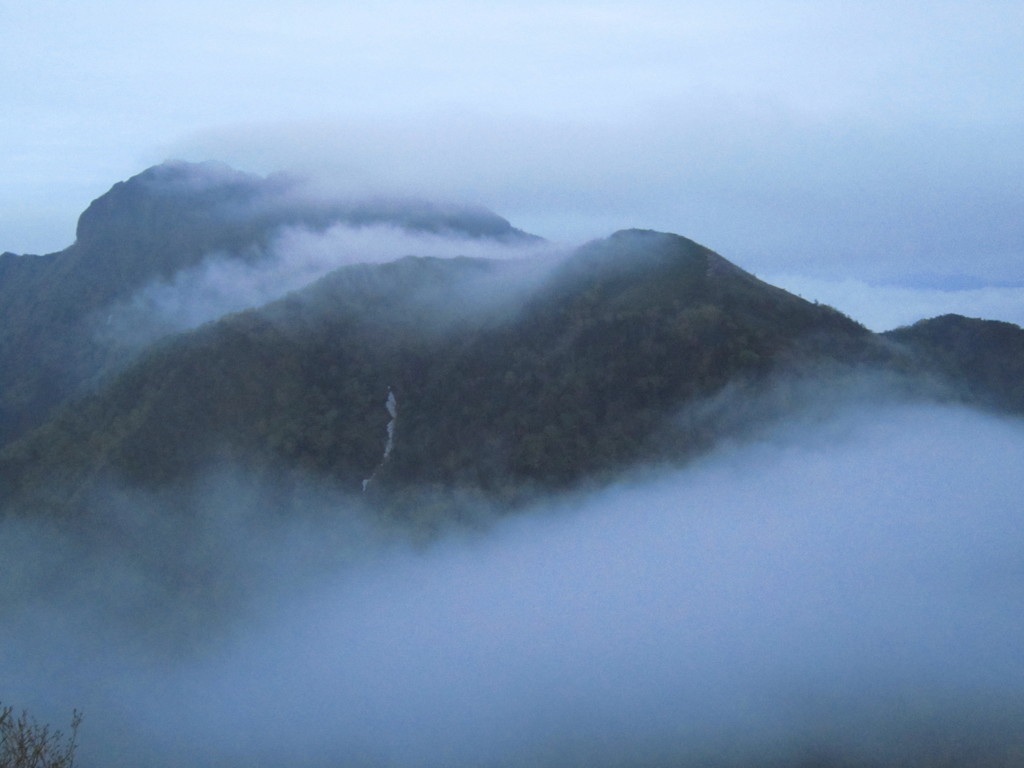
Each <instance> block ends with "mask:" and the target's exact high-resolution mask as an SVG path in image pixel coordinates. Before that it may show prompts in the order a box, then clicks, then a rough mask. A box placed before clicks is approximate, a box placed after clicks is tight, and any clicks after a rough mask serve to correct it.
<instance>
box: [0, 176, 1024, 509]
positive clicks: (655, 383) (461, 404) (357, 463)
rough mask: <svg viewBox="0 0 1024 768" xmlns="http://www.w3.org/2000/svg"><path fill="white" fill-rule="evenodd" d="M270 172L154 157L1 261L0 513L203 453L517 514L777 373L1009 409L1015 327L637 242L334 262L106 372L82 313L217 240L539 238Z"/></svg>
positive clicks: (710, 429)
mask: <svg viewBox="0 0 1024 768" xmlns="http://www.w3.org/2000/svg"><path fill="white" fill-rule="evenodd" d="M211 174H212V175H211ZM282 185H283V182H281V181H274V180H257V179H255V177H249V176H246V175H243V174H237V173H235V172H233V171H229V170H227V169H223V168H220V167H217V168H215V169H212V170H211V169H210V168H205V167H199V168H197V167H192V166H188V165H187V164H176V165H171V166H161V167H158V168H156V169H150V171H147V172H145V173H143V174H140V175H139V176H138V177H135V178H134V179H132V180H130V181H128V182H124V183H122V184H119V185H116V186H115V187H114V188H113V189H112V190H111V192H110V193H108V194H107V195H106V196H104V197H102V198H100V199H99V200H97V201H96V202H95V203H93V205H92V206H90V208H89V210H87V211H86V212H85V214H83V216H82V220H81V222H80V224H79V238H78V241H77V242H76V243H75V245H73V246H72V247H71V248H69V249H68V250H66V251H64V252H62V253H60V254H53V255H51V256H47V257H16V256H12V255H5V256H4V257H3V259H2V260H0V268H2V274H0V277H3V283H2V286H3V288H2V291H3V292H4V299H5V301H4V304H3V305H2V306H3V308H4V313H5V316H6V322H5V324H4V325H3V326H2V328H3V331H2V333H0V357H3V358H4V359H5V360H6V361H7V362H6V364H5V366H3V367H0V370H3V371H4V374H3V376H4V379H5V380H4V382H3V387H2V389H0V391H2V392H3V403H4V404H3V409H4V410H3V414H4V415H3V426H4V429H5V432H4V434H5V439H6V441H7V442H8V444H7V445H6V447H5V448H3V450H2V451H0V494H2V496H0V497H2V498H3V499H4V506H5V508H6V510H7V512H8V513H12V514H13V513H23V514H29V515H35V516H38V515H57V516H59V517H66V516H75V515H78V514H80V513H82V511H83V510H84V509H86V508H87V506H88V499H90V498H91V494H93V493H94V492H95V490H96V488H97V487H99V486H100V485H101V484H103V483H113V484H114V485H116V486H119V487H120V486H123V487H127V488H139V489H146V490H156V489H160V488H173V487H181V486H183V485H187V484H188V483H190V482H192V481H193V480H194V479H195V478H196V477H198V476H199V475H200V474H201V473H202V472H203V471H204V470H205V469H207V468H209V467H211V466H218V465H228V466H232V467H238V468H241V469H243V470H244V471H245V472H247V473H248V474H249V476H251V477H253V478H264V479H267V480H268V482H269V478H277V479H280V478H281V477H285V478H288V477H292V478H295V479H298V478H302V477H315V478H319V479H321V480H324V481H326V482H329V483H330V484H332V485H333V486H334V487H336V488H338V489H340V490H342V491H345V492H350V493H353V494H360V493H361V492H362V491H363V488H364V485H365V486H366V493H365V494H363V496H364V498H366V499H368V500H371V501H372V500H376V501H375V503H378V504H379V505H381V508H383V509H389V510H391V511H393V512H394V511H395V510H401V509H403V508H404V507H409V506H410V505H407V504H405V503H404V502H405V501H406V500H407V499H408V498H411V497H412V496H415V497H416V498H422V496H423V494H428V495H429V494H441V495H444V494H446V493H450V492H453V491H456V490H458V491H459V492H469V493H472V494H476V495H478V496H480V497H481V498H483V497H486V498H490V499H493V500H497V501H500V502H503V503H507V502H513V501H517V500H522V499H526V498H529V497H530V495H531V494H533V493H538V492H544V491H550V490H564V489H569V488H574V487H580V486H581V485H585V484H587V483H595V482H598V483H599V482H602V481H603V480H604V479H607V478H610V477H612V476H614V475H615V474H616V473H620V472H621V471H623V470H624V469H626V468H629V467H632V466H636V465H637V464H639V463H641V462H651V461H655V462H658V461H681V460H685V459H686V458H687V457H692V456H695V455H697V454H699V453H700V452H702V451H704V450H706V449H708V448H709V447H711V446H712V445H713V444H714V443H715V441H716V439H717V438H718V437H719V436H720V432H721V430H722V429H724V426H723V425H724V424H725V423H727V422H728V423H733V422H735V421H736V420H737V418H740V417H737V416H736V415H735V414H729V413H726V412H720V413H719V414H718V415H717V416H716V417H715V418H694V417H693V415H692V413H691V411H689V410H688V407H689V406H692V405H694V404H696V403H700V402H702V401H703V400H706V399H707V398H709V397H711V396H713V395H715V393H718V392H721V391H723V389H725V388H726V387H728V388H730V389H731V390H733V391H744V390H745V391H747V392H749V393H750V394H751V395H753V394H756V393H757V392H758V391H764V390H765V389H766V388H769V387H770V386H773V382H777V381H778V380H779V378H780V377H781V376H786V375H798V376H804V377H810V378H812V379H815V378H816V379H817V380H818V381H819V387H820V389H821V390H822V391H824V390H826V389H827V388H828V387H830V386H831V385H832V383H833V382H834V381H836V380H838V379H839V378H841V377H842V376H843V375H846V374H848V373H850V372H854V371H863V370H881V371H886V372H887V373H888V374H889V375H891V376H894V377H898V378H900V379H901V380H902V381H903V382H904V383H905V385H906V386H907V387H908V388H910V389H915V390H916V391H917V392H918V393H927V394H928V395H929V396H933V397H934V396H938V397H944V398H948V399H955V400H960V401H964V402H972V403H976V404H979V405H982V406H985V407H991V408H996V409H1000V410H1004V411H1008V412H1012V413H1022V412H1024V390H1022V380H1024V371H1022V370H1021V368H1022V362H1021V361H1022V360H1024V354H1022V352H1024V331H1021V329H1020V328H1018V327H1016V326H1012V325H1009V324H1006V323H993V322H988V321H979V320H968V319H966V318H957V317H945V318H936V319H934V320H929V321H923V322H921V323H918V324H917V325H915V326H912V327H910V328H904V329H899V330H897V331H893V332H890V333H887V334H874V333H871V332H869V331H867V330H866V329H865V328H863V327H862V326H861V325H859V324H858V323H856V322H855V321H853V320H851V319H849V318H847V317H846V316H844V315H842V314H841V313H839V312H837V311H835V310H833V309H832V308H830V307H827V306H824V305H818V304H815V303H811V302H807V301H805V300H803V299H801V298H799V297H797V296H794V295H792V294H789V293H787V292H785V291H783V290H780V289H778V288H775V287H773V286H771V285H768V284H766V283H764V282H762V281H760V280H758V279H757V278H755V277H754V276H753V275H751V274H749V273H747V272H744V271H743V270H742V269H740V268H738V267H736V266H735V265H733V264H731V263H730V262H728V261H727V260H725V259H724V258H722V257H721V256H719V255H717V254H715V253H714V252H712V251H710V250H708V249H706V248H704V247H702V246H700V245H698V244H696V243H694V242H692V241H690V240H687V239H686V238H684V237H680V236H678V235H672V234H665V233H657V232H650V231H639V230H626V231H622V232H619V233H616V234H614V235H612V236H611V237H609V238H607V239H604V240H597V241H594V242H592V243H589V244H587V245H584V246H582V247H580V248H578V249H576V250H575V251H574V252H572V253H571V254H568V255H567V256H565V257H562V258H557V259H555V258H549V259H545V260H536V259H534V260H487V259H471V258H453V259H439V258H430V257H407V258H404V259H399V260H397V261H394V262H390V263H383V264H355V265H351V266H347V267H342V268H339V269H337V270H336V271H334V272H332V273H330V274H328V275H327V276H325V277H323V278H322V279H320V280H319V281H317V282H316V283H314V284H312V285H310V286H308V287H307V288H305V289H303V290H301V291H297V292H295V293H293V294H290V295H289V296H287V297H286V298H284V299H282V300H279V301H277V302H274V303H271V304H269V305H266V306H264V307H259V308H254V309H251V310H247V311H244V312H240V313H237V314H233V315H228V316H225V317H223V318H222V319H220V320H219V321H216V322H212V323H208V324H206V325H204V326H202V327H200V328H198V329H196V330H194V331H191V332H186V333H181V334H178V335H174V336H170V337H167V338H164V339H162V340H160V341H158V342H156V343H155V344H153V345H152V346H151V347H150V348H148V349H145V350H143V351H142V352H141V353H140V354H139V355H138V357H137V358H136V359H134V360H123V359H122V360H119V361H116V362H117V364H116V365H115V364H114V363H113V362H112V361H111V360H110V359H109V355H110V350H108V349H104V348H103V347H102V345H100V344H98V343H96V342H95V340H94V339H93V337H91V336H89V335H88V333H89V328H90V326H88V324H87V323H85V322H84V321H83V318H86V317H88V316H89V315H90V313H95V311H97V308H98V307H103V306H107V305H108V303H109V302H110V301H111V300H112V298H113V297H116V296H120V295H124V294H126V293H130V292H131V291H132V290H134V289H135V288H137V287H138V286H139V284H140V283H142V282H143V281H145V280H147V279H152V277H153V276H154V275H163V274H168V273H170V272H173V270H175V269H180V268H182V267H183V265H188V264H192V263H195V262H196V261H197V260H199V259H201V258H202V257H203V254H205V253H207V252H208V251H209V249H229V250H231V251H232V252H233V253H235V254H242V255H241V256H239V258H245V254H246V253H251V254H258V253H259V250H260V248H261V247H262V244H264V243H265V241H266V238H268V237H270V236H271V234H272V232H273V231H274V227H275V226H277V225H278V224H280V223H281V222H283V221H302V222H305V223H307V224H311V225H317V226H325V225H326V224H328V223H330V222H332V221H336V220H339V218H340V219H341V220H345V217H346V216H347V217H348V220H349V221H355V222H360V221H364V220H370V219H373V217H391V218H390V219H388V220H390V221H400V222H404V225H406V226H409V227H412V228H419V229H436V230H445V231H456V232H458V233H459V234H460V235H461V236H463V237H466V236H472V237H490V238H496V239H499V240H501V239H508V238H519V239H529V238H530V237H531V236H529V235H526V234H524V233H522V232H520V231H519V230H515V229H514V228H512V227H511V225H509V224H508V222H506V221H505V220H504V219H501V218H500V217H497V216H494V215H493V214H488V213H486V212H479V211H475V212H474V211H466V210H462V211H456V212H454V213H453V212H449V211H447V210H446V209H441V208H431V207H430V206H425V205H420V206H419V207H416V206H415V205H413V204H408V203H407V204H402V205H398V204H391V205H383V204H378V205H377V206H376V207H372V206H370V207H363V208H359V207H358V206H355V207H353V206H351V205H350V206H349V207H348V208H347V209H345V210H341V209H338V208H333V209H331V208H327V207H324V206H323V205H320V206H316V205H313V206H311V205H310V204H309V203H308V202H301V201H300V202H296V201H295V200H293V199H292V198H289V197H288V196H287V194H286V192H287V190H288V189H290V188H289V187H287V186H286V185H284V186H282ZM282 196H283V197H282ZM282 199H283V200H285V201H287V204H285V203H283V202H282ZM247 249H248V250H247ZM254 258H255V256H254ZM29 265H30V266H29ZM62 313H64V314H62ZM105 355H106V357H105ZM389 397H393V398H394V401H393V404H394V407H395V408H396V410H397V412H396V414H395V418H394V420H393V423H391V424H390V429H391V430H392V431H393V434H392V437H391V439H392V443H393V447H392V450H390V451H389V452H388V456H387V460H386V461H385V460H384V452H385V445H386V444H387V442H388V440H389V437H388V434H389V422H392V414H391V413H390V412H389V410H388V408H387V407H386V402H387V401H388V398H389ZM62 404H63V405H62ZM792 405H793V406H794V407H796V406H799V405H800V404H799V403H796V402H795V403H792ZM742 413H743V415H742V418H741V420H742V419H747V420H750V419H756V418H758V414H756V413H751V412H749V409H748V410H744V411H743V412H742ZM688 414H689V415H688ZM367 481H368V482H367ZM399 514H405V513H404V512H399Z"/></svg>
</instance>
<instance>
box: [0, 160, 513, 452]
mask: <svg viewBox="0 0 1024 768" xmlns="http://www.w3.org/2000/svg"><path fill="white" fill-rule="evenodd" d="M336 223H345V224H348V225H351V226H364V225H371V224H381V223H387V224H389V225H392V226H395V227H398V228H403V229H406V230H410V231H416V232H452V233H458V234H459V235H461V236H464V237H471V238H488V239H492V240H498V241H501V242H508V241H517V240H526V239H530V238H531V236H529V235H526V234H525V233H523V232H520V231H519V230H517V229H514V228H513V227H512V226H511V225H510V224H509V223H508V222H507V221H506V220H505V219H502V218H501V217H500V216H497V215H495V214H493V213H491V212H489V211H486V210H483V209H476V208H465V207H463V208H456V207H445V206H439V205H434V204H430V203H424V202H418V201H410V200H403V201H398V200H370V201H361V202H338V201H324V200H322V199H317V198H316V197H313V196H311V195H308V194H306V193H304V192H303V191H302V187H301V185H300V184H299V183H298V182H297V181H294V180H291V179H288V178H284V177H269V178H262V177H258V176H253V175H251V174H245V173H240V172H238V171H234V170H232V169H230V168H227V167H226V166H221V165H218V164H212V163H204V164H191V163H182V162H171V163H165V164H163V165H159V166H155V167H153V168H150V169H148V170H146V171H144V172H143V173H140V174H139V175H137V176H134V177H132V178H131V179H129V180H127V181H124V182H119V183H117V184H115V185H114V186H113V187H112V188H111V189H110V191H108V192H107V193H106V194H104V195H103V196H101V197H99V198H98V199H96V200H94V201H93V202H92V204H91V205H90V206H89V207H88V209H87V210H86V211H85V212H84V213H83V214H82V215H81V217H80V219H79V222H78V228H77V233H76V240H75V242H74V244H72V245H71V246H69V247H68V248H66V249H65V250H63V251H60V252H59V253H53V254H49V255H46V256H19V255H15V254H12V253H4V254H2V255H0V445H3V444H5V443H7V442H9V441H10V440H12V439H14V438H15V437H17V436H18V435H19V434H22V433H23V432H25V431H26V430H27V429H29V428H30V427H32V426H35V425H37V424H39V423H40V422H41V421H42V420H43V419H44V418H45V417H46V415H47V413H48V412H49V410H50V409H51V408H52V407H53V406H55V405H56V404H57V403H59V402H61V401H62V400H63V399H64V398H66V397H68V396H70V395H72V394H74V393H76V392H80V391H81V390H82V388H83V386H86V385H88V384H89V383H90V382H91V381H92V380H93V379H94V378H95V377H96V376H97V375H98V374H100V373H102V372H103V371H104V370H107V369H109V368H110V367H111V366H113V365H114V364H115V363H118V362H120V360H119V357H118V356H119V354H120V353H121V352H122V350H117V349H112V348H111V347H110V345H108V344H105V343H103V341H102V339H101V338H100V336H101V335H100V334H98V333H97V328H98V327H99V326H101V324H102V322H103V319H104V318H107V317H108V312H109V311H110V308H111V307H112V306H114V305H115V304H116V303H117V302H119V301H124V300H126V299H127V298H128V297H130V296H131V295H132V294H133V293H134V292H136V291H138V290H139V289H141V288H143V287H144V286H146V285H147V284H150V283H152V282H154V281H158V280H169V279H171V278H172V277H173V276H174V275H175V274H176V273H178V272H180V271H181V270H184V269H188V268H190V267H194V266H196V265H197V264H199V263H200V262H201V261H202V260H203V259H205V258H207V257H209V256H210V255H211V254H228V255H230V256H231V257H232V258H235V259H242V260H250V261H253V260H256V259H258V258H260V257H261V256H262V255H263V254H264V252H265V249H266V248H267V246H268V244H269V243H270V241H271V240H272V238H273V237H274V236H275V234H276V233H278V232H279V231H280V229H281V228H282V227H284V226H298V225H301V226H303V227H307V228H310V229H314V230H316V229H325V228H327V227H329V226H331V225H333V224H336Z"/></svg>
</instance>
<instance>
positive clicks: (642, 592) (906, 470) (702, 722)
mask: <svg viewBox="0 0 1024 768" xmlns="http://www.w3.org/2000/svg"><path fill="white" fill-rule="evenodd" d="M1021 466H1024V426H1022V425H1021V423H1020V422H1019V421H1013V420H1004V419H999V418H996V417H992V416H988V415H984V414H980V413H977V412H973V411H969V410H964V409H959V408H953V407H946V406H935V405H922V404H912V403H902V404H891V405H883V406H878V405H874V406H869V405H856V406H851V407H849V408H847V409H841V410H839V411H833V412H832V413H831V414H830V415H827V416H824V415H823V416H822V417H821V418H820V419H817V418H811V419H805V420H802V421H799V422H785V423H782V424H780V425H778V426H777V427H776V428H773V429H767V430H761V431H758V432H757V434H756V435H753V436H749V437H748V439H746V440H745V441H736V442H734V443H732V444H731V445H729V446H726V447H723V448H722V449H720V450H719V451H717V452H716V453H715V454H714V455H711V456H709V457H707V458H706V459H704V460H702V461H700V462H698V463H696V464H694V465H691V466H690V467H689V468H686V469H682V470H676V471H671V472H666V473H661V474H657V475H649V474H648V475H644V476H638V477H636V478H635V479H633V480H623V481H621V482H620V483H618V484H616V485H614V486H612V487H609V488H606V489H605V490H603V491H600V492H595V493H591V494H587V495H582V496H572V497H562V498H559V499H554V500H550V501H548V502H546V503H544V504H543V505H539V506H538V507H536V508H534V509H532V510H529V511H527V512H525V513H522V514H519V515H517V516H515V517H513V518H506V519H502V520H499V521H497V522H496V523H495V524H494V525H492V526H490V527H488V528H487V529H486V530H482V531H476V532H473V533H467V532H463V533H461V534H457V533H452V534H451V535H449V536H446V537H442V538H441V539H440V540H438V541H435V542H433V543H432V544H430V545H428V546H426V547H425V548H419V549H407V548H405V547H404V546H396V545H391V546H388V547H385V548H384V549H377V548H376V545H371V547H370V548H371V550H372V551H374V552H376V555H375V556H374V557H373V558H371V559H369V560H362V561H359V562H356V563H355V564H352V563H351V562H350V563H349V565H348V566H346V567H345V568H343V569H341V570H340V571H336V572H333V573H332V572H327V573H324V574H322V575H321V577H319V578H317V579H309V578H304V579H302V580H301V581H298V580H296V582H295V584H293V586H292V587H291V588H288V587H281V586H280V581H281V578H282V576H283V574H284V572H283V571H281V570H280V569H277V570H275V569H273V568H270V569H268V573H270V572H273V574H274V575H273V577H272V579H271V580H273V581H276V582H278V584H279V585H278V587H277V588H276V589H274V590H269V589H268V590H267V593H266V594H267V598H266V599H265V600H263V601H256V602H255V603H254V605H255V606H257V610H255V611H253V612H251V613H250V614H249V615H248V620H246V621H242V622H234V623H233V624H231V625H230V628H229V629H226V630H224V631H223V633H222V634H220V639H219V640H218V641H217V642H215V643H212V644H211V645H210V646H208V647H206V648H205V649H204V650H202V651H201V652H199V653H198V654H196V655H193V656H190V657H186V658H181V659H168V658H166V657H159V656H150V655H147V654H145V653H141V652H139V650H138V648H137V646H133V645H128V646H125V645H124V643H123V641H119V640H118V638H117V637H116V636H111V634H110V633H109V632H107V633H106V634H105V635H104V634H103V633H102V632H100V630H99V627H100V626H102V615H103V612H104V611H105V610H110V609H111V607H112V606H111V605H104V604H102V602H100V603H99V604H97V605H93V606H90V607H89V608H88V609H85V610H77V611H75V610H71V611H69V612H68V613H66V614H64V615H59V616H58V615H53V614H49V615H47V618H46V620H45V621H44V620H42V619H40V618H39V617H40V615H42V614H40V613H33V612H32V611H27V612H25V613H23V614H21V615H22V616H27V617H34V618H35V621H34V623H33V622H32V621H29V620H27V619H24V618H23V619H22V620H19V621H16V622H8V623H6V624H5V626H4V628H3V639H4V646H5V648H7V650H8V652H7V653H6V654H5V656H4V657H3V660H2V661H0V671H2V672H3V678H4V679H5V680H6V681H8V694H7V695H10V696H21V697H28V698H32V699H33V701H34V702H41V704H42V705H43V706H44V709H45V710H47V711H52V710H53V709H54V707H57V706H63V707H65V708H70V707H71V706H78V707H80V708H83V709H85V710H86V713H87V718H88V719H87V723H86V725H85V726H83V730H82V742H83V747H82V755H83V760H84V762H83V764H84V765H91V764H101V763H104V762H107V763H109V762H111V756H113V761H114V762H117V761H118V760H121V761H122V762H124V763H126V764H127V763H139V762H143V763H146V764H149V765H155V766H159V765H168V766H170V765H180V764H184V763H192V764H217V765H224V766H231V765H246V766H262V765H266V766H272V765H280V764H283V763H287V764H290V765H297V766H321V765H332V764H338V763H339V762H341V763H345V764H358V765H388V766H397V767H399V768H404V767H405V766H470V765H473V766H477V765H496V766H497V765H501V766H519V765H526V764H530V765H588V766H593V765H599V766H600V765H609V766H611V765H622V764H641V765H646V764H651V765H658V764H665V763H666V762H668V761H671V760H676V761H678V760H686V761H689V762H694V763H698V762H700V761H702V760H707V761H708V762H709V763H713V764H717V765H729V764H744V765H751V764H759V763H760V764H771V763H773V761H777V760H785V759H794V758H805V757H812V758H816V759H822V760H829V759H832V760H835V761H838V762H842V761H844V760H845V761H849V762H852V763H854V764H856V763H858V762H862V763H864V764H873V765H877V764H883V765H884V764H897V763H899V764H911V765H913V764H921V765H929V764H936V761H938V760H940V758H941V759H946V758H949V757H952V759H954V760H956V759H959V760H970V759H975V758H979V757H986V756H992V755H996V754H1004V755H1005V754H1010V752H1009V751H1008V750H1010V751H1012V750H1013V749H1020V746H1021V745H1020V743H1019V733H1017V732H1016V731H1015V724H1016V723H1019V717H1020V716H1021V715H1022V714H1024V696H1022V694H1021V691H1022V690H1024V664H1022V663H1021V660H1020V654H1019V644H1018V640H1019V637H1020V633H1021V632H1022V631H1024V618H1022V617H1024V578H1022V573H1021V569H1020V565H1019V559H1020V552H1021V547H1022V546H1024V536H1022V533H1021V527H1020V524H1019V503H1018V501H1019V500H1018V495H1017V491H1016V489H1017V485H1018V483H1017V481H1018V479H1019V472H1020V467H1021ZM211 498H212V497H211ZM341 506H342V505H341V504H339V512H340V508H341ZM223 533H224V539H223V541H222V546H223V547H224V548H225V552H228V553H230V552H231V549H232V539H236V545H237V546H242V545H241V540H242V539H244V538H246V537H245V536H244V535H241V534H239V533H232V532H231V531H230V530H225V531H224V532H223ZM316 538H317V537H316V536H315V535H314V536H313V537H312V539H311V540H310V541H315V540H316ZM289 540H291V541H292V542H294V541H296V540H299V541H301V540H302V536H292V537H290V539H289ZM303 546H313V544H312V543H310V542H307V543H306V544H305V545H303ZM300 548H301V547H300ZM293 551H294V550H293ZM267 555H268V552H266V551H265V552H264V553H263V554H262V555H261V558H260V559H261V560H263V561H264V562H272V558H271V560H269V561H268V560H267V559H266V557H267ZM300 561H301V558H296V559H295V562H300ZM285 580H286V581H287V579H285ZM254 583H255V584H257V585H258V584H259V583H260V582H259V580H258V578H257V581H256V582H254ZM260 589H261V588H260V587H258V586H257V589H256V591H257V592H259V591H260ZM259 606H262V609H260V608H259ZM114 607H116V606H114ZM62 622H63V623H62ZM43 631H45V632H46V637H48V638H49V640H48V641H47V642H45V643H40V642H38V640H39V638H38V637H37V636H35V633H36V632H43ZM210 631H211V633H215V634H216V632H215V629H214V628H213V627H212V626H211V627H210ZM95 637H103V638H104V641H103V642H102V643H100V642H96V641H95V640H90V638H95ZM54 638H58V640H54ZM126 647H127V648H132V649H134V650H131V651H126V650H125V648H126ZM54 654H63V656H62V657H61V658H62V661H61V663H60V664H59V665H58V666H57V667H56V668H59V669H61V670H62V672H61V674H60V675H56V676H54V675H52V674H50V673H48V672H47V670H52V669H54V668H55V667H54V666H53V661H54V660H53V658H50V656H52V655H54ZM58 711H59V710H58ZM901 761H903V762H901Z"/></svg>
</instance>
